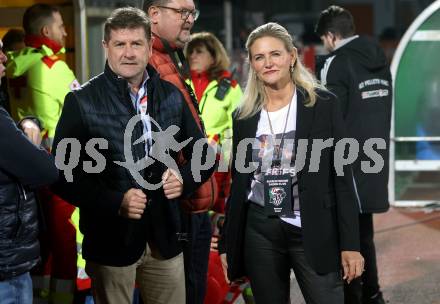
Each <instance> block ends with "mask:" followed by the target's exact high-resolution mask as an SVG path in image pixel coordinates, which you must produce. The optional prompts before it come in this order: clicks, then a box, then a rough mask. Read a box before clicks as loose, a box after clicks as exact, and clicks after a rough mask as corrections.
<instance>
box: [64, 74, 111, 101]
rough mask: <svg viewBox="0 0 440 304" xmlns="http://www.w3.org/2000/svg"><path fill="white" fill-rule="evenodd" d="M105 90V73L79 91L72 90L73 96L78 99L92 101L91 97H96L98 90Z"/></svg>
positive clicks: (81, 87)
mask: <svg viewBox="0 0 440 304" xmlns="http://www.w3.org/2000/svg"><path fill="white" fill-rule="evenodd" d="M101 89H105V87H104V73H101V74H99V75H97V76H95V77H93V78H91V79H89V80H88V81H87V82H85V83H84V84H83V85H81V86H80V87H79V88H78V89H76V90H72V92H71V94H72V95H73V96H75V97H77V99H80V100H84V99H90V97H92V96H94V95H96V92H97V90H101Z"/></svg>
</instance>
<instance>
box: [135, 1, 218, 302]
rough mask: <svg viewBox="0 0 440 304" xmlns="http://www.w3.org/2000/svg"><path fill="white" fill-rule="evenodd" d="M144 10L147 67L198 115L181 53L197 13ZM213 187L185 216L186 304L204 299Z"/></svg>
mask: <svg viewBox="0 0 440 304" xmlns="http://www.w3.org/2000/svg"><path fill="white" fill-rule="evenodd" d="M143 9H144V11H145V12H146V13H147V14H148V15H149V17H150V20H151V30H152V32H153V37H154V41H153V55H152V57H151V58H150V64H151V65H153V67H154V68H155V69H156V70H157V71H158V72H159V74H160V76H161V78H162V79H165V80H167V81H169V82H171V83H173V84H174V85H175V86H176V87H178V88H179V89H180V91H181V92H182V94H183V96H184V97H185V99H186V101H187V103H188V104H193V105H194V110H195V111H196V112H195V113H198V109H197V107H198V106H197V100H196V99H195V98H192V96H191V95H193V92H192V90H191V89H190V88H188V87H187V86H186V85H185V80H184V79H185V78H188V77H189V66H188V63H187V61H186V59H185V56H184V55H183V51H182V50H183V47H184V46H185V44H186V43H187V42H188V41H189V40H190V34H191V32H190V31H191V29H192V27H193V25H194V22H195V21H196V20H197V18H198V16H199V11H198V10H197V9H196V8H195V5H194V2H193V0H168V1H167V0H145V1H144V5H143ZM195 113H194V114H195ZM212 186H213V187H212V188H209V187H208V188H207V190H208V191H206V192H204V193H200V192H199V193H198V194H199V197H198V198H202V199H203V200H204V201H206V208H205V209H203V210H198V211H197V213H187V215H185V218H187V219H188V228H187V230H188V232H189V237H188V241H187V242H186V244H184V249H183V254H184V263H185V286H186V303H187V304H202V303H203V300H204V298H205V292H206V280H207V272H208V259H209V251H210V244H211V223H210V219H209V216H208V209H209V206H210V205H211V202H213V201H215V194H214V192H215V191H214V185H212ZM199 201H200V200H199ZM187 211H188V210H187Z"/></svg>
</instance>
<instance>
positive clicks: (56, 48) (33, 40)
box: [24, 35, 63, 54]
mask: <svg viewBox="0 0 440 304" xmlns="http://www.w3.org/2000/svg"><path fill="white" fill-rule="evenodd" d="M24 43H25V44H26V46H30V47H33V48H36V49H40V48H42V47H43V46H44V45H45V46H46V47H48V48H50V49H51V50H52V52H53V53H54V54H58V53H59V52H60V51H61V52H62V51H63V46H62V45H60V44H59V43H58V42H56V41H54V40H52V39H49V38H47V37H43V36H38V35H26V36H25V37H24Z"/></svg>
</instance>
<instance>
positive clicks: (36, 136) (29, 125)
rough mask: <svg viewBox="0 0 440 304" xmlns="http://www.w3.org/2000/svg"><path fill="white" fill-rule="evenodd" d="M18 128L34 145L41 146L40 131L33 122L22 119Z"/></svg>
mask: <svg viewBox="0 0 440 304" xmlns="http://www.w3.org/2000/svg"><path fill="white" fill-rule="evenodd" d="M20 127H21V129H22V130H23V132H24V134H26V136H27V137H28V138H29V139H30V141H31V142H32V143H33V144H34V145H37V146H39V145H40V144H41V140H42V138H41V134H40V131H41V130H40V128H39V127H38V126H37V124H36V123H35V122H33V121H32V120H31V119H24V120H23V121H22V122H21V123H20Z"/></svg>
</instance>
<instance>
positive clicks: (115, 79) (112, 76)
mask: <svg viewBox="0 0 440 304" xmlns="http://www.w3.org/2000/svg"><path fill="white" fill-rule="evenodd" d="M146 70H147V73H148V76H149V78H148V80H147V83H148V82H150V81H153V80H155V79H157V78H158V77H159V74H158V73H157V71H156V70H155V69H154V68H153V67H152V66H151V65H149V64H148V65H147V68H146ZM104 75H105V76H106V78H107V79H108V80H109V81H110V83H111V84H112V85H113V86H114V87H116V88H117V90H118V92H119V93H120V94H122V95H124V96H125V94H126V93H127V89H128V81H127V80H126V79H124V78H122V77H120V76H118V75H117V74H116V73H115V72H113V70H112V69H111V68H110V66H109V64H108V62H107V61H106V62H105V68H104Z"/></svg>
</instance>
